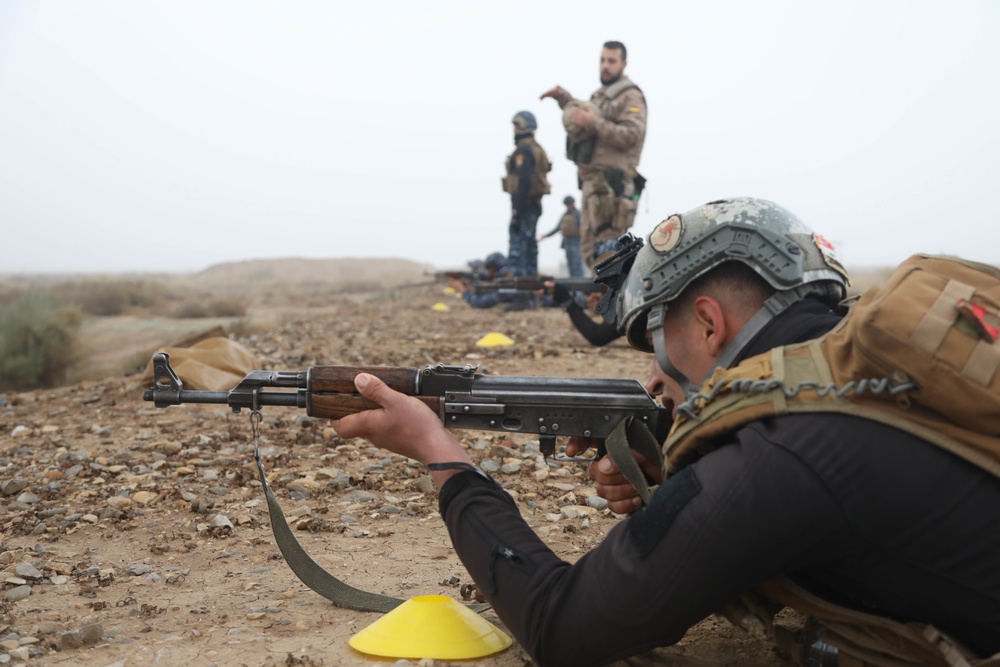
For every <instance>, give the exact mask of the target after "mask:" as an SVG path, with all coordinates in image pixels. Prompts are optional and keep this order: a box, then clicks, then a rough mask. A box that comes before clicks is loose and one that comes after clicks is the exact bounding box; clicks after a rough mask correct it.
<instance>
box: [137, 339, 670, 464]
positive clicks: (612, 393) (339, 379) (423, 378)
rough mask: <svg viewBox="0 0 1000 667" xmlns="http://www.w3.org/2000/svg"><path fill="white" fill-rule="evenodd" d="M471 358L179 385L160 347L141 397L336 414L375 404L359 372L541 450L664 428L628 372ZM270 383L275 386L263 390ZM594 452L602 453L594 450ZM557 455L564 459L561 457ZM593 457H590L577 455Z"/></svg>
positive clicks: (459, 419)
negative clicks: (484, 367)
mask: <svg viewBox="0 0 1000 667" xmlns="http://www.w3.org/2000/svg"><path fill="white" fill-rule="evenodd" d="M475 371H476V369H475V367H473V366H448V365H445V364H437V365H435V366H426V367H424V368H420V369H418V368H407V367H399V366H313V367H312V368H310V369H309V370H305V371H251V372H250V373H249V374H248V375H247V376H246V377H245V378H243V380H242V381H240V383H239V384H237V385H236V386H235V387H233V388H232V389H230V390H228V391H201V390H189V389H184V387H183V383H182V382H181V380H180V379H179V378H178V377H177V375H176V374H175V373H174V370H173V368H171V367H170V357H169V355H167V354H165V353H158V354H155V355H153V387H152V388H151V389H147V390H145V391H144V392H143V395H142V398H143V400H145V401H152V402H153V403H154V404H155V405H156V407H158V408H165V407H167V406H170V405H180V404H182V403H218V404H225V405H228V406H229V407H230V408H232V410H233V412H237V413H238V412H240V410H241V409H243V408H247V409H249V410H253V411H259V410H260V409H261V408H262V407H263V406H265V405H274V406H288V407H295V408H305V410H306V414H307V415H309V416H310V417H318V418H321V419H340V418H341V417H345V416H347V415H350V414H354V413H356V412H361V411H363V410H371V409H373V408H378V407H379V406H378V404H376V403H373V402H372V401H370V400H368V399H367V398H365V397H363V396H361V395H360V394H359V393H358V392H357V390H356V389H355V387H354V378H355V377H356V376H357V375H358V373H368V374H370V375H374V376H375V377H377V378H379V379H381V380H382V381H383V382H385V383H386V384H387V385H389V386H390V387H392V388H393V389H395V390H396V391H399V392H402V393H404V394H407V395H410V396H415V397H416V398H418V399H420V401H422V402H423V403H424V404H425V405H427V406H428V407H430V408H431V409H432V410H433V411H434V412H435V413H436V414H437V415H438V417H440V419H441V422H442V423H443V424H444V425H445V426H446V427H447V428H452V429H471V430H480V431H502V432H507V433H531V434H536V435H538V439H539V446H540V449H541V451H542V453H543V454H544V455H545V456H547V457H548V456H552V457H555V444H556V437H557V436H582V437H586V438H596V439H598V440H601V441H603V440H605V439H607V438H608V437H610V436H611V434H612V432H613V431H614V430H615V429H616V428H617V427H619V425H621V424H623V423H625V422H631V421H635V422H636V423H639V424H644V425H645V426H646V428H647V429H649V431H650V432H651V433H653V434H661V435H662V434H665V430H664V429H666V428H668V427H669V425H670V414H669V413H668V412H667V411H666V410H665V409H664V408H663V406H662V405H660V404H659V403H657V402H656V401H655V400H654V399H653V397H651V396H650V395H649V394H648V393H647V392H646V390H645V389H644V388H643V386H642V385H641V384H639V382H637V381H636V380H626V379H595V378H564V377H534V376H520V377H519V376H501V375H481V374H479V373H476V372H475ZM269 388H275V389H279V391H267V389H269ZM599 455H603V453H602V452H599ZM558 460H566V459H564V458H560V459H558ZM580 460H590V459H580Z"/></svg>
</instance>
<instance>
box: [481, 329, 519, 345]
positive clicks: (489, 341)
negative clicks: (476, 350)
mask: <svg viewBox="0 0 1000 667" xmlns="http://www.w3.org/2000/svg"><path fill="white" fill-rule="evenodd" d="M513 344H514V341H513V340H512V339H510V338H508V337H507V336H504V335H503V334H502V333H499V332H497V331H491V332H490V333H488V334H486V335H485V336H483V337H482V338H480V339H479V340H477V341H476V347H506V346H507V345H513Z"/></svg>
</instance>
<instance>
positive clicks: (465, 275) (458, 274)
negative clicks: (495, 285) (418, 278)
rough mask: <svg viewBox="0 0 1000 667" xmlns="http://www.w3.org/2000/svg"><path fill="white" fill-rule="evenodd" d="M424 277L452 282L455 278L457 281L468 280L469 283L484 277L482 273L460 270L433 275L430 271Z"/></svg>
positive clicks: (439, 272) (436, 272)
mask: <svg viewBox="0 0 1000 667" xmlns="http://www.w3.org/2000/svg"><path fill="white" fill-rule="evenodd" d="M424 275H425V276H430V275H433V276H434V280H450V279H452V278H454V279H455V280H468V281H472V280H479V279H480V278H481V277H482V276H483V274H482V273H476V272H474V271H458V270H455V271H435V272H434V273H431V272H430V271H425V272H424Z"/></svg>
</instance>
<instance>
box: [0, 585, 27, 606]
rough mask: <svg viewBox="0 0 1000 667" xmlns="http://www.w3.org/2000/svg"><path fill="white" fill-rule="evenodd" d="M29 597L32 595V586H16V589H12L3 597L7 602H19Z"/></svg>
mask: <svg viewBox="0 0 1000 667" xmlns="http://www.w3.org/2000/svg"><path fill="white" fill-rule="evenodd" d="M29 595H31V586H30V585H28V584H24V585H22V586H15V587H14V588H11V589H10V590H8V591H7V592H6V593H4V595H3V597H4V599H5V600H7V602H17V601H18V600H23V599H24V598H26V597H28V596H29Z"/></svg>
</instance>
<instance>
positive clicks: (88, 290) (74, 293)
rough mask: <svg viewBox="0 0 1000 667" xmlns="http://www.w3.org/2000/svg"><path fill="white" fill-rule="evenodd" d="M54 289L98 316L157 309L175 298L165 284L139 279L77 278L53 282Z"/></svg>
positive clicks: (67, 301)
mask: <svg viewBox="0 0 1000 667" xmlns="http://www.w3.org/2000/svg"><path fill="white" fill-rule="evenodd" d="M50 291H51V293H52V295H53V296H54V298H56V299H57V300H58V301H59V302H60V303H64V304H73V305H77V306H79V307H80V308H81V309H82V310H83V312H84V313H86V314H87V315H94V316H97V317H112V316H115V315H124V314H127V313H131V312H136V311H148V310H152V309H156V308H157V307H159V306H161V305H163V304H164V303H165V302H166V301H168V300H169V299H170V298H171V295H170V294H169V293H168V291H167V289H166V287H165V286H164V285H163V284H162V283H160V282H156V281H151V280H139V279H134V280H121V279H110V278H107V279H101V278H98V279H91V280H77V281H73V282H63V283H58V284H56V285H53V286H52V287H51V288H50Z"/></svg>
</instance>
